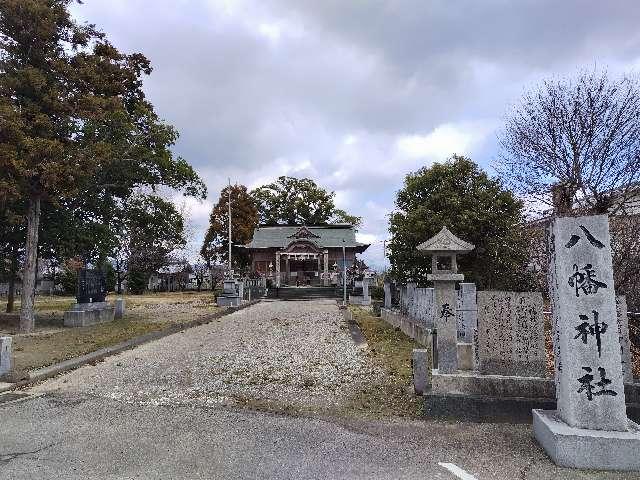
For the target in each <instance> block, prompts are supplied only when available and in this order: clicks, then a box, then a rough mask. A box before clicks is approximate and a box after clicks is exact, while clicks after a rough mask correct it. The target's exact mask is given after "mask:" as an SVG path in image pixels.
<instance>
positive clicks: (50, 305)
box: [0, 292, 219, 370]
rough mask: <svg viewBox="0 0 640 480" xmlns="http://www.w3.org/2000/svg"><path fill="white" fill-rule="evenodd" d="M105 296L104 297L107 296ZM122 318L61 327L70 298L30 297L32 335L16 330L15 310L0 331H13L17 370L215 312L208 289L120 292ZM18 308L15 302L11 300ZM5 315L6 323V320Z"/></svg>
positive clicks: (70, 302) (110, 344) (201, 318)
mask: <svg viewBox="0 0 640 480" xmlns="http://www.w3.org/2000/svg"><path fill="white" fill-rule="evenodd" d="M114 298H115V297H114V296H110V297H109V298H108V299H107V300H108V301H112V300H113V299H114ZM125 302H126V314H125V318H123V319H121V320H115V321H113V322H110V323H105V324H101V325H94V326H91V327H82V328H65V327H64V326H63V314H64V311H65V310H67V309H69V307H70V306H71V305H72V304H73V303H75V299H74V298H73V297H39V298H37V299H36V312H37V316H36V329H35V331H34V332H33V334H29V335H18V334H17V333H16V326H17V323H16V322H15V320H16V319H17V314H16V315H13V316H12V317H7V316H6V315H5V316H4V319H5V323H4V324H0V334H5V335H6V334H9V335H13V338H14V339H13V342H14V362H15V365H16V368H17V369H19V370H31V369H34V368H39V367H43V366H47V365H52V364H54V363H58V362H61V361H63V360H67V359H70V358H73V357H77V356H80V355H84V354H87V353H90V352H93V351H96V350H99V349H101V348H105V347H108V346H112V345H116V344H118V343H121V342H123V341H125V340H129V339H131V338H134V337H137V336H140V335H144V334H146V333H150V332H154V331H159V330H165V329H167V328H171V327H173V326H176V325H182V324H185V323H188V322H191V321H203V322H204V321H205V320H206V318H207V317H208V316H210V315H212V314H213V313H215V312H217V311H219V309H218V307H216V306H215V304H214V303H213V295H211V293H210V292H202V293H197V292H185V293H161V294H147V295H139V296H134V295H130V296H125ZM17 307H18V308H19V303H18V305H17ZM7 319H9V320H11V322H6V320H7Z"/></svg>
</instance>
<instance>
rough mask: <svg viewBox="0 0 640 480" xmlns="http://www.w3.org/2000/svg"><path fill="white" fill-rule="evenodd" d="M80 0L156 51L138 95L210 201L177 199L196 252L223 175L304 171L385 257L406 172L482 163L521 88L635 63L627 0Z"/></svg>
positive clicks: (105, 25)
mask: <svg viewBox="0 0 640 480" xmlns="http://www.w3.org/2000/svg"><path fill="white" fill-rule="evenodd" d="M84 1H85V3H84V4H83V5H78V6H75V7H73V12H74V14H75V15H76V17H77V18H78V19H81V20H88V21H90V22H91V23H95V24H97V25H98V26H99V27H100V28H101V29H102V30H103V31H105V32H106V33H107V35H108V37H109V38H110V40H111V41H112V43H114V44H115V45H116V46H117V47H118V48H120V49H121V50H123V51H126V52H134V51H140V52H142V53H144V54H145V55H146V56H147V57H148V58H149V59H150V60H151V62H152V63H153V66H154V72H153V74H152V75H151V76H150V77H149V78H148V79H147V80H146V82H145V89H146V92H147V94H148V97H149V98H150V100H151V101H152V102H153V104H154V105H155V107H156V110H157V112H158V113H159V114H160V115H161V117H162V118H164V119H165V120H166V121H167V122H169V123H171V124H173V125H175V126H176V127H177V128H178V130H179V131H180V134H181V138H180V141H179V142H178V144H177V145H176V146H175V149H174V150H175V152H176V154H178V155H181V156H183V157H184V158H186V159H187V160H188V161H189V162H190V163H191V164H192V165H194V167H195V168H196V169H197V170H198V172H199V173H200V175H201V176H202V178H203V179H204V180H205V182H206V183H207V186H208V188H209V198H208V199H207V201H205V202H202V203H198V202H195V201H188V203H187V204H186V207H187V210H188V212H189V214H190V222H191V225H192V230H193V239H192V248H193V249H194V250H197V248H198V247H199V243H200V241H201V239H202V236H203V232H204V229H205V228H206V224H207V217H208V214H209V211H210V209H211V207H212V204H213V203H215V202H216V201H217V199H218V196H219V192H220V189H221V188H222V187H223V186H224V184H225V183H226V182H227V177H230V178H231V181H232V182H237V183H242V184H245V185H247V186H249V187H255V186H258V185H261V184H264V183H266V182H269V181H271V180H273V179H274V178H276V177H278V176H280V175H291V176H296V177H303V176H304V177H311V178H313V179H315V180H316V182H317V183H318V184H320V185H321V186H323V187H325V188H327V189H329V190H333V191H335V192H336V201H337V204H338V206H340V207H341V208H344V209H346V210H347V211H349V212H351V213H353V214H356V215H360V216H362V217H363V218H364V223H363V225H362V227H361V229H360V233H359V236H360V239H361V240H362V241H366V242H371V243H372V246H371V248H370V249H369V251H368V252H367V253H366V260H368V261H369V263H371V264H372V265H374V266H377V267H381V266H383V265H384V263H385V261H384V258H383V254H382V240H384V239H386V238H387V236H388V234H387V217H386V216H387V215H388V213H389V212H390V211H391V210H392V209H393V200H394V195H395V192H396V191H397V190H398V189H399V188H400V187H401V186H402V181H403V177H404V175H405V174H406V173H408V172H410V171H415V170H417V169H418V168H420V167H421V166H423V165H429V164H431V163H433V162H435V161H442V160H444V159H446V158H447V157H449V156H450V155H451V154H453V153H458V154H466V155H469V156H470V157H471V158H473V159H474V160H475V161H476V162H478V163H479V164H480V165H482V167H483V168H485V169H486V170H487V171H488V172H489V173H490V174H492V175H493V174H494V171H493V169H492V168H491V165H492V162H493V160H494V159H495V157H496V153H497V150H496V148H497V147H496V135H497V133H498V132H499V130H500V128H501V125H502V124H503V119H504V115H505V113H506V112H507V110H508V108H509V106H510V105H512V104H514V103H515V102H517V100H518V98H519V97H520V96H521V95H522V93H523V92H524V91H525V90H526V89H529V88H531V87H532V86H533V85H535V84H536V83H537V82H539V81H540V80H541V79H543V78H547V77H550V76H558V75H561V76H563V75H567V74H573V73H575V72H576V71H578V70H580V69H594V68H597V69H601V68H606V69H608V70H609V72H611V73H612V74H614V75H615V74H618V73H621V72H637V71H638V69H639V67H640V28H638V25H640V2H639V1H637V0H628V1H616V0H608V1H601V0H591V1H589V0H563V1H562V2H558V1H557V0H548V1H542V0H539V1H531V0H522V1H517V2H516V1H511V0H484V1H478V0H466V1H454V0H406V1H405V0H368V1H365V0H84ZM176 202H177V203H179V204H182V202H184V200H183V199H182V198H177V199H176Z"/></svg>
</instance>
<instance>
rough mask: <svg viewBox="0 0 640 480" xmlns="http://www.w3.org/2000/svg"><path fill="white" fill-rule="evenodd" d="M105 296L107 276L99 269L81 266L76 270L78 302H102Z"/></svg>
mask: <svg viewBox="0 0 640 480" xmlns="http://www.w3.org/2000/svg"><path fill="white" fill-rule="evenodd" d="M106 296H107V277H106V275H105V273H104V272H101V271H100V270H90V269H87V268H83V269H81V270H80V271H79V272H78V292H77V294H76V301H77V302H78V303H96V302H104V301H105V298H106Z"/></svg>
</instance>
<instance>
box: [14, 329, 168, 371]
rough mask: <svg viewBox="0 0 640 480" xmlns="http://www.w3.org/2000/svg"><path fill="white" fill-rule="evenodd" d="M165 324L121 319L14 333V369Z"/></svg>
mask: <svg viewBox="0 0 640 480" xmlns="http://www.w3.org/2000/svg"><path fill="white" fill-rule="evenodd" d="M166 327H167V324H166V323H165V324H163V323H158V322H146V321H131V320H126V319H123V320H114V321H113V322H109V323H103V324H100V325H94V326H91V327H81V328H69V329H65V330H63V331H59V332H54V333H49V334H40V335H27V336H17V337H14V361H15V364H16V368H17V369H18V370H32V369H34V368H39V367H45V366H48V365H52V364H54V363H58V362H62V361H63V360H68V359H70V358H74V357H78V356H80V355H84V354H87V353H90V352H93V351H96V350H100V349H101V348H105V347H108V346H111V345H116V344H118V343H120V342H124V341H125V340H129V339H131V338H134V337H137V336H139V335H144V334H145V333H150V332H155V331H158V330H163V329H164V328H166Z"/></svg>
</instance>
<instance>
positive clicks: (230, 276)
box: [228, 178, 233, 278]
mask: <svg viewBox="0 0 640 480" xmlns="http://www.w3.org/2000/svg"><path fill="white" fill-rule="evenodd" d="M228 180H229V192H228V193H229V201H228V203H229V237H228V238H229V278H232V277H233V275H232V274H231V178H229V179H228Z"/></svg>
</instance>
